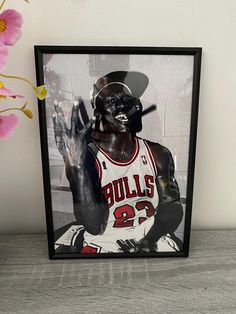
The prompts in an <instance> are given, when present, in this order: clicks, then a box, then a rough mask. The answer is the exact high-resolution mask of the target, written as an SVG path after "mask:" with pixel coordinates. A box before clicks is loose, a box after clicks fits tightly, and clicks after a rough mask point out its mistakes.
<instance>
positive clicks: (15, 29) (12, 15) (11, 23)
mask: <svg viewBox="0 0 236 314" xmlns="http://www.w3.org/2000/svg"><path fill="white" fill-rule="evenodd" d="M22 23H23V18H22V15H21V14H20V13H19V12H17V11H16V10H12V9H9V10H5V11H3V13H2V14H0V41H1V42H2V43H3V44H5V45H7V46H13V45H14V44H15V43H16V41H17V40H18V39H19V38H20V36H21V30H20V29H21V25H22Z"/></svg>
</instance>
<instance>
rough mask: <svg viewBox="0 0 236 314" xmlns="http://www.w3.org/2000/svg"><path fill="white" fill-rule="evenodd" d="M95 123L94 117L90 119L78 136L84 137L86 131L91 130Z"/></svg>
mask: <svg viewBox="0 0 236 314" xmlns="http://www.w3.org/2000/svg"><path fill="white" fill-rule="evenodd" d="M95 121H96V117H95V116H93V117H92V119H90V120H89V122H88V123H87V124H86V125H85V126H84V128H83V130H82V131H81V132H80V135H81V136H82V137H84V136H85V135H86V134H87V133H88V131H89V130H90V129H91V128H92V126H93V124H94V123H95Z"/></svg>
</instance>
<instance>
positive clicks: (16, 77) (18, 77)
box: [0, 73, 35, 88]
mask: <svg viewBox="0 0 236 314" xmlns="http://www.w3.org/2000/svg"><path fill="white" fill-rule="evenodd" d="M0 76H2V77H5V78H12V79H16V80H21V81H25V82H26V83H28V84H29V85H30V86H32V87H33V88H35V86H34V84H33V83H32V82H31V81H29V80H27V79H25V78H24V77H20V76H16V75H6V74H2V73H0Z"/></svg>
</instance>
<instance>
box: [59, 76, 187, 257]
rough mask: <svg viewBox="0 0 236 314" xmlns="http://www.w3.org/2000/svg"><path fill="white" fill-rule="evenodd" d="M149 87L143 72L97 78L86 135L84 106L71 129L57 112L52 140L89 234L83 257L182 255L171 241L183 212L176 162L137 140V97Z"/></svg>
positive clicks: (161, 149)
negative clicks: (164, 253)
mask: <svg viewBox="0 0 236 314" xmlns="http://www.w3.org/2000/svg"><path fill="white" fill-rule="evenodd" d="M147 85H148V78H147V76H146V75H144V74H143V73H140V72H126V71H116V72H112V73H109V74H107V75H105V76H103V77H101V78H99V79H98V80H97V82H96V84H95V85H94V89H93V95H92V105H93V107H94V114H95V115H94V117H93V118H92V119H91V120H90V121H89V123H88V124H87V125H86V126H84V127H83V129H81V128H82V124H81V121H80V117H79V110H80V109H79V106H74V107H73V108H72V114H71V128H70V129H68V128H67V125H66V122H65V119H64V115H63V111H62V108H61V107H60V106H58V105H57V104H56V105H55V115H54V117H53V121H54V134H55V140H56V143H57V147H58V149H59V152H60V153H61V154H62V156H63V158H64V162H65V169H66V175H67V178H68V180H69V183H70V188H71V191H72V196H73V204H74V214H75V218H76V219H77V221H79V222H81V224H82V225H83V229H84V235H83V247H82V250H81V253H117V252H152V251H178V250H180V249H181V247H180V246H181V241H179V240H178V238H177V237H175V235H174V231H175V230H176V229H177V227H178V226H179V224H180V222H181V220H182V218H183V209H182V206H181V204H180V195H179V189H178V185H177V182H176V180H175V178H174V163H173V158H172V156H171V153H170V152H169V150H168V149H167V148H165V147H164V146H162V145H160V144H158V143H152V142H150V141H146V140H144V139H141V138H139V137H137V135H136V133H137V132H139V131H141V129H142V115H143V109H142V104H141V102H140V97H141V95H142V94H143V92H144V91H145V89H146V87H147ZM91 129H92V132H91V136H90V140H88V133H90V131H91ZM78 230H80V231H81V228H79V229H78Z"/></svg>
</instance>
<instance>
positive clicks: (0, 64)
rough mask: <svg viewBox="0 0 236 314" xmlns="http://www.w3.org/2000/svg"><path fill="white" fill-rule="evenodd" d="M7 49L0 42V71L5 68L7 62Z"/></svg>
mask: <svg viewBox="0 0 236 314" xmlns="http://www.w3.org/2000/svg"><path fill="white" fill-rule="evenodd" d="M7 55H8V50H7V47H6V46H5V45H4V44H3V43H2V42H1V41H0V71H1V70H3V69H4V68H5V65H6V62H7Z"/></svg>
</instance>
